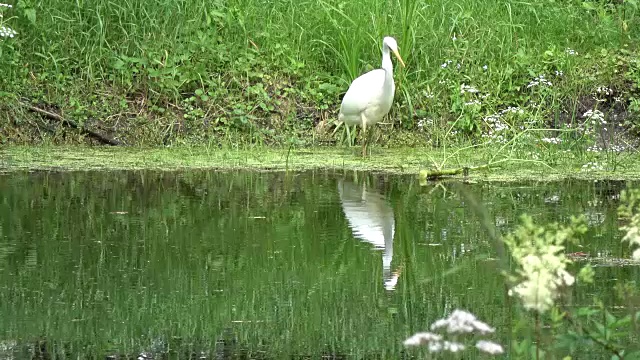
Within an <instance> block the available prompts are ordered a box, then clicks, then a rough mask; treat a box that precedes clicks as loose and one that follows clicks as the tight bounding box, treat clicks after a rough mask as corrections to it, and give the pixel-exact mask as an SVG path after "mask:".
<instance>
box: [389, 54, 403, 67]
mask: <svg viewBox="0 0 640 360" xmlns="http://www.w3.org/2000/svg"><path fill="white" fill-rule="evenodd" d="M391 51H393V55H395V56H396V57H397V58H398V60H400V64H402V66H404V67H406V65H405V64H404V61H402V58H401V57H400V54H398V50H391Z"/></svg>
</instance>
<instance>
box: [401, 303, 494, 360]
mask: <svg viewBox="0 0 640 360" xmlns="http://www.w3.org/2000/svg"><path fill="white" fill-rule="evenodd" d="M438 330H444V331H446V333H448V334H453V335H457V334H471V333H478V334H480V335H486V334H490V333H493V332H494V331H495V329H494V328H492V327H490V326H489V325H487V324H486V323H484V322H482V321H480V320H478V319H477V318H476V317H475V315H473V314H471V313H470V312H468V311H464V310H454V311H453V313H451V315H449V317H448V318H445V319H440V320H437V321H436V322H434V323H433V324H431V331H438ZM425 344H426V345H427V348H428V349H429V351H430V352H440V351H450V352H454V353H456V352H459V351H462V350H464V349H466V345H465V344H463V343H460V342H457V341H448V340H444V337H443V336H442V335H440V334H437V333H433V332H419V333H416V334H414V335H413V336H411V337H409V338H408V339H406V340H405V341H404V345H405V346H420V345H425ZM475 346H476V348H477V349H478V350H480V351H484V352H486V353H488V354H492V355H498V354H502V353H503V352H504V350H503V349H502V346H501V345H500V344H497V343H494V342H492V341H488V340H480V341H478V342H477V343H476V345H475Z"/></svg>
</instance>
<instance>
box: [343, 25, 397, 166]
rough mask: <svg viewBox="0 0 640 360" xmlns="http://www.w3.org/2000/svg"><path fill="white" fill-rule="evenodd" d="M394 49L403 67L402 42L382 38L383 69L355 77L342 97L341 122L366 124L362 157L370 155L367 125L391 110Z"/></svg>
mask: <svg viewBox="0 0 640 360" xmlns="http://www.w3.org/2000/svg"><path fill="white" fill-rule="evenodd" d="M390 51H392V52H393V54H394V55H395V56H396V57H397V58H398V60H399V61H400V63H401V64H402V66H405V65H404V61H402V58H401V57H400V54H399V53H398V43H397V42H396V40H395V39H394V38H392V37H389V36H387V37H385V38H384V39H383V40H382V68H381V69H375V70H371V71H369V72H368V73H366V74H363V75H360V76H359V77H358V78H357V79H355V80H353V82H352V83H351V86H349V90H347V93H346V94H345V95H344V98H343V99H342V105H341V106H340V115H338V121H342V122H344V124H345V125H347V126H350V125H361V126H362V156H363V157H364V156H366V149H367V144H366V141H365V134H366V132H367V126H370V125H374V124H376V123H377V122H379V121H380V120H382V118H384V117H385V115H387V114H388V113H389V110H390V109H391V104H392V103H393V95H394V94H395V91H396V85H395V83H394V82H393V63H392V62H391V56H390Z"/></svg>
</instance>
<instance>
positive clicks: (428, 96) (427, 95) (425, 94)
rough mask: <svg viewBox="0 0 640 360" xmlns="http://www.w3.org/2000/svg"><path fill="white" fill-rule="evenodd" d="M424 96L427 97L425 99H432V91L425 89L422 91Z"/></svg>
mask: <svg viewBox="0 0 640 360" xmlns="http://www.w3.org/2000/svg"><path fill="white" fill-rule="evenodd" d="M424 97H425V98H427V99H433V97H434V95H433V93H431V92H428V91H426V90H425V91H424Z"/></svg>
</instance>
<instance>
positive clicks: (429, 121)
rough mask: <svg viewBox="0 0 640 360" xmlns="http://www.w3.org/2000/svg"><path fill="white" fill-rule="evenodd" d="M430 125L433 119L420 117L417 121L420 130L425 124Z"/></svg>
mask: <svg viewBox="0 0 640 360" xmlns="http://www.w3.org/2000/svg"><path fill="white" fill-rule="evenodd" d="M427 125H428V126H432V125H433V119H420V120H419V121H418V129H420V130H422V129H423V128H424V127H425V126H427Z"/></svg>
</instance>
